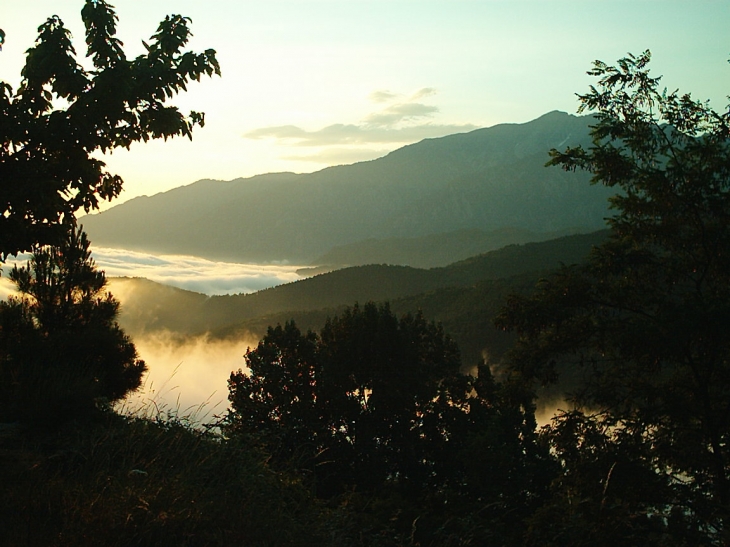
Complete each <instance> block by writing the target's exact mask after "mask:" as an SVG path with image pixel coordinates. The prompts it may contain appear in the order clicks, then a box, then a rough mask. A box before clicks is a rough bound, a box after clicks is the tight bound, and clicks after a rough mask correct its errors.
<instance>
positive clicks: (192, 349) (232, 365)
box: [120, 332, 258, 423]
mask: <svg viewBox="0 0 730 547" xmlns="http://www.w3.org/2000/svg"><path fill="white" fill-rule="evenodd" d="M134 344H135V346H136V347H137V352H138V353H139V355H140V357H141V358H142V359H144V360H145V362H146V363H147V367H148V372H147V374H146V375H145V378H144V384H143V386H142V387H141V388H140V389H139V390H138V391H137V392H136V393H134V394H132V395H131V396H130V397H128V398H127V400H126V401H124V402H123V403H122V404H120V409H121V410H122V411H124V412H131V413H141V414H143V415H150V416H156V415H157V414H158V413H162V414H163V415H166V414H167V413H168V412H170V413H172V414H175V415H178V416H180V417H189V418H191V419H192V420H193V421H195V422H197V423H203V422H206V421H211V420H212V419H213V418H214V417H215V416H216V415H222V414H224V413H225V411H226V409H227V408H228V378H229V376H230V374H231V372H232V371H234V370H238V369H242V368H243V369H245V366H244V359H243V355H244V354H245V353H246V349H247V348H248V347H255V346H256V345H257V344H258V340H257V339H255V338H254V337H246V336H244V337H241V339H239V340H213V339H211V338H209V337H208V336H206V335H203V336H196V337H189V338H181V337H179V336H178V335H176V334H174V333H170V332H163V333H156V334H146V335H141V336H135V337H134Z"/></svg>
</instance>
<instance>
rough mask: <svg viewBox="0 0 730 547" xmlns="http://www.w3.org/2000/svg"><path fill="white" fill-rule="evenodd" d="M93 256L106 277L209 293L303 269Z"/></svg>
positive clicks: (263, 284) (281, 279) (127, 254)
mask: <svg viewBox="0 0 730 547" xmlns="http://www.w3.org/2000/svg"><path fill="white" fill-rule="evenodd" d="M93 257H94V260H95V261H96V265H97V267H98V268H99V269H100V270H104V271H105V272H106V275H107V277H144V278H146V279H149V280H150V281H156V282H157V283H163V284H165V285H171V286H173V287H177V288H180V289H185V290H188V291H194V292H198V293H203V294H207V295H209V296H213V295H220V294H242V293H251V292H256V291H260V290H262V289H267V288H269V287H275V286H276V285H281V284H282V283H289V282H292V281H296V280H298V279H300V276H299V275H297V273H296V272H297V270H298V269H299V268H301V266H297V265H291V264H241V263H235V262H222V261H213V260H206V259H204V258H199V257H195V256H182V255H152V254H148V253H140V252H135V251H127V250H124V249H109V248H104V247H97V248H94V250H93Z"/></svg>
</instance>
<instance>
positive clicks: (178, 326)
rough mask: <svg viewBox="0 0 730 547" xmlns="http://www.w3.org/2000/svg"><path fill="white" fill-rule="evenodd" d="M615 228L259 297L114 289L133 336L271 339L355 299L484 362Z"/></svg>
mask: <svg viewBox="0 0 730 547" xmlns="http://www.w3.org/2000/svg"><path fill="white" fill-rule="evenodd" d="M606 236H607V231H606V230H603V231H599V232H595V233H591V234H581V235H573V236H566V237H562V238H558V239H555V240H550V241H545V242H539V243H527V244H524V245H510V246H507V247H505V248H502V249H499V250H496V251H492V252H489V253H485V254H482V255H479V256H475V257H472V258H470V259H468V260H464V261H460V262H457V263H454V264H451V265H449V266H447V267H443V268H431V269H428V270H426V269H418V268H412V267H406V266H387V265H368V266H358V267H351V268H345V269H342V270H337V271H334V272H330V273H326V274H320V275H317V276H314V277H311V278H308V279H303V280H300V281H296V282H293V283H288V284H285V285H279V286H278V287H273V288H271V289H266V290H263V291H259V292H256V293H252V294H245V295H234V296H213V297H207V296H205V295H202V294H197V293H192V292H189V291H183V290H181V289H176V288H172V287H168V286H166V285H159V284H157V283H153V282H152V281H148V280H146V279H128V278H121V279H119V278H117V279H113V280H112V284H111V290H112V292H113V293H114V294H117V295H119V297H120V300H121V301H122V307H121V316H120V324H121V325H122V326H123V328H124V329H125V330H126V331H127V332H128V333H129V334H131V335H132V336H138V335H141V334H145V333H154V332H159V331H168V332H171V333H173V334H176V335H179V336H181V337H185V336H189V335H198V334H203V333H209V334H211V335H213V336H214V337H219V338H235V337H236V336H240V335H241V334H242V333H250V334H252V335H254V337H258V338H260V337H262V336H263V335H264V334H265V332H266V327H267V326H269V325H276V324H277V323H283V322H285V321H287V320H289V319H292V318H294V319H295V320H296V321H297V324H299V325H300V327H301V328H304V329H306V328H312V329H319V328H321V327H322V325H323V324H324V320H325V319H326V317H327V316H328V315H334V312H336V310H338V309H341V308H342V307H344V306H348V305H352V304H354V303H355V302H360V303H364V302H366V301H368V300H377V301H385V300H388V301H391V303H392V307H393V310H394V311H395V312H396V313H406V312H413V311H415V310H417V309H422V310H423V311H424V314H426V317H427V318H428V319H432V320H437V321H441V322H443V324H444V327H445V328H446V330H447V332H449V333H451V334H452V335H453V336H454V338H455V339H456V341H457V342H458V343H459V345H460V347H461V348H462V351H463V353H464V357H465V359H466V360H465V362H466V363H472V364H473V363H474V362H476V360H477V359H478V357H479V355H480V354H481V352H482V351H483V350H484V349H485V348H486V347H488V348H489V351H490V353H492V354H493V355H499V354H500V353H501V352H502V351H504V349H506V344H505V343H504V340H505V338H504V337H501V335H499V334H498V333H497V332H496V331H495V329H494V327H492V325H491V321H492V318H493V317H494V314H495V313H496V311H497V310H498V309H499V307H500V306H501V305H503V303H504V301H505V297H506V296H507V294H509V293H510V292H512V291H516V290H527V289H529V288H530V287H533V286H534V284H535V282H536V281H537V278H538V277H539V276H540V275H542V274H543V273H544V272H546V271H548V270H551V269H553V268H556V267H557V266H559V265H560V264H571V263H577V262H580V261H581V260H582V259H583V258H584V257H585V256H586V255H587V253H588V252H589V251H590V249H591V248H592V247H593V246H595V245H598V244H599V243H601V242H602V241H603V240H604V239H605V238H606Z"/></svg>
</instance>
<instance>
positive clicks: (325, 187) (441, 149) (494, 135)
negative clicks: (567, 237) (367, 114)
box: [81, 111, 611, 263]
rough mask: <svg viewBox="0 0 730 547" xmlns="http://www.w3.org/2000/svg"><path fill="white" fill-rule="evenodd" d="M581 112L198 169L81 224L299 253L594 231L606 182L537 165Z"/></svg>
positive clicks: (161, 248)
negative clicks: (276, 163) (364, 155)
mask: <svg viewBox="0 0 730 547" xmlns="http://www.w3.org/2000/svg"><path fill="white" fill-rule="evenodd" d="M589 120H590V117H585V116H584V117H579V116H574V115H571V114H567V113H565V112H560V111H553V112H548V113H547V114H544V115H542V116H540V117H539V118H537V119H535V120H532V121H530V122H527V123H522V124H500V125H495V126H493V127H488V128H483V129H477V130H474V131H470V132H467V133H458V134H454V135H448V136H445V137H440V138H436V139H428V140H424V141H421V142H419V143H416V144H412V145H409V146H405V147H403V148H400V149H398V150H396V151H394V152H391V153H390V154H388V155H387V156H385V157H382V158H379V159H376V160H372V161H369V162H361V163H356V164H353V165H347V166H337V167H330V168H327V169H324V170H321V171H317V172H315V173H309V174H301V175H299V174H294V173H267V174H263V175H257V176H255V177H250V178H245V179H235V180H232V181H213V180H209V179H206V180H202V181H198V182H196V183H193V184H189V185H187V186H183V187H179V188H175V189H173V190H170V191H168V192H165V193H162V194H157V195H154V196H151V197H148V198H145V199H133V200H130V201H128V202H125V203H123V204H121V205H118V206H116V207H113V208H111V209H109V210H108V211H105V212H103V213H101V214H98V215H94V216H86V217H83V218H82V219H81V222H82V223H83V224H84V226H85V228H86V230H87V231H88V233H89V235H90V237H91V239H92V241H93V242H94V244H97V245H104V246H111V247H122V248H129V249H134V250H144V251H148V252H165V253H184V254H193V255H198V256H204V257H208V258H214V259H219V258H224V259H228V260H237V261H247V262H269V261H277V260H289V261H291V262H297V261H301V262H302V263H308V262H310V261H311V260H313V259H314V258H315V257H317V256H320V255H323V254H325V253H326V252H328V251H329V250H330V249H332V248H333V247H335V246H341V245H347V244H351V243H355V242H358V241H362V240H364V239H368V238H377V239H387V238H417V237H422V236H427V235H429V234H439V233H446V232H454V231H457V230H469V229H478V230H484V231H491V230H496V229H499V228H504V227H507V226H510V227H514V228H519V229H523V230H530V231H533V232H550V231H556V230H562V229H566V228H575V227H579V228H585V229H597V228H600V227H602V226H603V224H604V223H603V218H604V217H605V216H606V210H607V209H606V197H607V196H608V195H609V194H610V192H611V191H610V190H606V189H605V188H602V187H595V186H590V185H589V183H588V175H587V174H585V173H566V172H564V171H562V170H560V169H557V168H550V169H548V168H545V167H544V165H545V162H546V161H547V160H548V151H549V150H550V149H551V148H553V147H558V146H561V147H562V146H565V145H568V144H571V145H575V144H581V143H583V144H586V143H589V142H590V140H589V131H588V122H589Z"/></svg>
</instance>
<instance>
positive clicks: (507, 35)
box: [0, 0, 730, 204]
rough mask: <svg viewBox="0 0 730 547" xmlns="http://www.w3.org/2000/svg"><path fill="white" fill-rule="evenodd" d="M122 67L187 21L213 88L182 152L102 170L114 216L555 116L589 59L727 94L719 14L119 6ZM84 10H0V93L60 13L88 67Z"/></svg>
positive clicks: (455, 4)
mask: <svg viewBox="0 0 730 547" xmlns="http://www.w3.org/2000/svg"><path fill="white" fill-rule="evenodd" d="M111 3H112V4H113V5H114V6H115V7H116V11H117V14H118V16H119V24H118V36H119V38H120V39H121V40H122V41H123V42H124V45H125V51H126V53H127V56H128V57H134V56H136V55H139V54H141V53H143V51H144V50H143V47H142V43H141V41H142V40H144V39H148V38H149V37H150V36H151V35H152V34H153V33H154V32H155V30H156V28H157V24H158V23H159V21H160V20H162V19H163V18H164V16H165V15H167V14H171V13H179V14H182V15H185V16H188V17H190V18H191V19H192V26H191V28H192V31H193V34H194V36H193V39H192V40H191V42H190V44H189V49H190V50H193V51H202V50H205V49H208V48H213V49H215V50H216V51H217V55H218V59H219V61H220V64H221V69H222V73H223V76H222V77H221V78H218V77H214V78H212V79H203V80H202V81H201V83H199V84H198V83H193V84H191V85H190V86H189V91H188V92H187V93H185V94H184V95H180V96H178V97H176V98H175V99H174V100H173V102H172V104H175V105H177V106H179V107H180V108H181V109H182V110H183V111H185V112H187V111H189V110H197V111H203V112H205V114H206V125H205V127H204V128H202V129H201V128H197V129H196V131H195V133H194V138H193V141H192V142H190V141H188V140H187V139H184V138H177V139H173V140H170V141H167V142H149V143H146V144H136V145H133V146H132V148H131V150H130V151H126V150H118V151H116V152H114V153H113V154H112V155H110V156H109V155H108V156H105V158H104V160H105V161H106V162H107V164H108V166H109V168H110V170H111V171H113V172H115V173H118V174H119V175H121V176H122V178H123V179H124V180H125V190H124V192H123V193H122V195H121V197H120V198H118V199H117V200H116V201H115V202H114V204H117V203H121V202H122V201H124V200H127V199H130V198H132V197H135V196H138V195H153V194H155V193H158V192H161V191H165V190H169V189H171V188H174V187H177V186H182V185H186V184H190V183H192V182H195V181H196V180H199V179H204V178H211V179H218V180H231V179H234V178H238V177H249V176H253V175H256V174H261V173H268V172H280V171H292V172H298V173H304V172H311V171H317V170H320V169H323V168H325V167H327V166H329V165H338V164H348V163H354V162H357V161H364V160H370V159H374V158H377V157H380V156H383V155H385V154H387V153H388V152H390V151H392V150H394V149H396V148H399V147H401V146H404V145H406V144H410V143H413V142H417V141H420V140H422V139H424V138H431V137H438V136H443V135H447V134H451V133H457V132H463V131H470V130H473V129H475V128H479V127H488V126H492V125H495V124H499V123H524V122H527V121H530V120H532V119H534V118H537V117H539V116H540V115H542V114H544V113H546V112H549V111H552V110H562V111H565V112H570V113H574V112H575V111H576V109H577V106H578V102H577V98H576V96H575V94H576V93H584V92H585V91H586V90H587V89H588V85H590V84H591V83H592V80H591V78H590V77H589V76H587V75H586V71H587V70H589V69H590V68H591V63H592V62H593V61H594V60H596V59H600V60H603V61H606V62H613V61H615V60H617V59H619V58H620V57H623V56H624V55H625V54H626V53H627V52H632V53H637V54H638V53H640V52H642V51H643V50H645V49H650V50H651V51H652V54H653V59H652V65H651V66H652V67H653V68H652V73H653V74H656V75H659V74H661V75H663V76H664V80H663V82H664V84H665V85H666V86H667V87H668V88H669V89H670V90H673V89H676V88H680V89H681V90H682V91H691V92H692V94H693V96H694V97H695V98H697V99H702V100H705V99H709V100H710V101H711V104H712V105H714V106H715V108H716V109H723V108H724V106H725V105H726V104H727V100H726V95H727V94H728V93H729V92H730V65H728V64H727V60H728V59H729V58H730V40H728V39H727V35H728V34H727V28H728V27H730V2H728V1H727V0H716V1H715V0H695V1H693V2H688V1H686V0H680V1H676V0H583V1H576V0H571V1H563V0H440V1H433V0H348V1H347V2H344V1H342V0H267V1H265V2H262V1H260V0H256V1H253V0H218V1H217V2H201V1H199V0H196V1H193V0H149V1H146V2H141V1H140V0H116V1H113V0H112V2H111ZM82 5H83V2H82V1H81V0H33V1H32V2H19V1H15V2H11V1H5V2H2V3H0V28H2V29H3V30H4V31H5V33H6V39H5V44H4V46H3V49H2V52H0V80H1V81H5V82H7V83H9V84H11V85H12V86H13V87H14V88H16V87H17V86H18V84H19V82H20V71H21V69H22V66H23V63H24V58H25V53H24V52H25V51H26V50H27V49H28V47H30V46H31V45H32V44H33V41H34V40H35V37H36V29H37V27H38V25H40V24H41V23H42V22H43V21H45V19H46V18H47V17H48V16H50V15H52V14H57V15H59V16H60V17H61V19H62V20H63V21H64V22H65V24H66V26H67V27H68V28H69V29H70V30H71V32H72V33H73V37H74V43H75V44H76V49H77V52H78V53H79V55H80V56H83V54H84V53H85V48H84V35H83V26H82V24H81V18H80V10H81V7H82Z"/></svg>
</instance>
